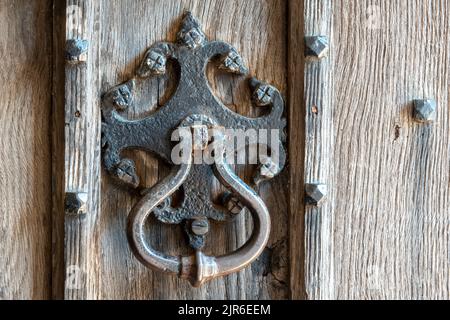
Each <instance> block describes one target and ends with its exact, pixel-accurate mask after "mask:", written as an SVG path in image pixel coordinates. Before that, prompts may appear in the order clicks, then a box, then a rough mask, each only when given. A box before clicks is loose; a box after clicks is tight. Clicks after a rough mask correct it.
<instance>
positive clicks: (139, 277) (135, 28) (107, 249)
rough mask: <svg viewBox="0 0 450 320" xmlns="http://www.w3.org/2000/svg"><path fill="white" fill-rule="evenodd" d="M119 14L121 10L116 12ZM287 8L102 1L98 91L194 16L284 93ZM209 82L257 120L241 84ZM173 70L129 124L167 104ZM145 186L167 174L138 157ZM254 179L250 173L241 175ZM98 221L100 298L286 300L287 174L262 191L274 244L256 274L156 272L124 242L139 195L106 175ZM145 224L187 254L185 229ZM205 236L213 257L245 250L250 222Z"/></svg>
mask: <svg viewBox="0 0 450 320" xmlns="http://www.w3.org/2000/svg"><path fill="white" fill-rule="evenodd" d="M118 8H120V10H118ZM286 8H287V6H286V2H285V1H279V0H264V1H259V0H251V1H240V0H233V1H231V0H214V1H198V0H195V1H194V0H183V1H175V0H174V1H172V0H171V1H168V0H164V1H162V0H152V1H130V0H114V1H111V0H108V1H103V2H102V23H101V34H102V45H101V47H102V55H101V60H102V69H101V74H102V92H105V91H106V90H107V89H109V88H110V87H111V86H113V85H115V84H118V83H120V82H123V81H125V80H127V79H129V78H130V77H131V76H132V75H133V73H134V72H135V70H136V68H137V66H138V63H139V62H140V60H141V59H142V57H143V54H144V52H145V50H146V49H147V48H148V47H149V46H150V45H152V44H153V43H154V42H156V41H161V40H168V41H174V40H175V38H176V33H177V32H178V26H179V22H180V18H181V17H182V15H183V12H184V11H185V10H190V11H192V12H193V14H194V15H195V16H196V17H197V18H198V19H199V20H200V21H201V23H202V24H203V27H204V30H205V32H206V34H207V36H208V37H209V39H217V40H223V41H226V42H229V43H232V44H233V45H234V46H235V47H236V48H237V49H238V51H239V52H240V54H241V55H242V57H243V58H244V60H245V62H246V63H247V65H248V66H249V68H250V70H251V73H252V75H256V76H257V77H258V78H260V79H262V80H265V81H267V82H270V83H272V84H274V85H275V86H277V87H278V88H279V89H280V90H281V91H282V92H286V87H287V83H286V77H285V71H286V55H287V52H286V32H287V30H286V24H285V23H280V22H282V21H284V19H286V15H287V11H286ZM209 76H210V79H211V85H212V87H213V88H214V90H215V91H216V93H217V95H218V96H219V97H220V98H221V99H222V100H223V101H224V102H225V104H226V105H228V106H229V107H230V108H231V109H233V110H236V111H238V112H239V113H242V114H245V115H251V116H255V115H257V114H258V111H257V110H255V108H253V107H252V106H251V103H250V92H249V90H248V88H247V82H246V81H245V80H246V79H244V78H243V77H234V76H230V75H224V74H222V73H220V72H216V71H212V69H211V70H210V71H209ZM174 79H176V77H174V71H173V70H172V71H171V72H170V73H169V75H166V76H162V77H155V78H153V79H150V80H148V81H147V83H145V84H144V85H143V87H141V88H137V90H136V104H135V106H134V108H132V110H129V112H128V114H127V116H128V117H130V118H136V117H142V116H144V115H145V114H148V113H149V112H152V110H154V109H155V108H157V107H158V106H160V105H161V104H163V103H164V102H165V101H167V98H168V96H169V95H170V92H171V90H173V88H175V87H176V81H174ZM131 156H132V157H133V159H134V160H135V162H136V164H137V170H138V173H139V175H140V176H141V177H142V178H143V179H142V180H143V181H142V183H143V185H144V186H148V187H150V186H152V185H153V184H155V183H156V182H157V181H158V180H160V179H161V178H162V177H164V175H165V174H166V173H167V168H166V167H165V166H163V165H162V164H161V163H159V162H158V161H157V160H155V159H153V158H151V157H149V155H147V154H145V153H142V152H133V153H132V154H131ZM240 174H241V176H243V177H244V178H246V179H247V181H249V177H250V175H249V170H241V171H240ZM102 190H103V191H102V195H101V203H102V210H101V216H100V219H99V221H98V231H97V232H98V234H99V239H98V242H97V243H96V245H98V246H99V248H98V250H99V251H100V252H101V253H100V252H99V254H98V256H97V259H98V261H99V264H100V268H99V271H98V274H99V277H100V278H101V293H100V296H101V298H106V299H118V298H119V299H250V298H253V299H268V298H274V299H282V298H286V297H287V290H288V288H287V285H286V284H287V281H288V280H287V279H288V270H287V268H288V266H287V264H288V258H287V255H288V254H287V198H286V194H287V174H284V175H282V176H281V177H279V178H277V179H276V180H274V181H273V182H271V184H268V185H266V186H263V187H262V188H261V190H260V192H261V194H262V195H263V198H264V199H265V201H266V203H268V206H269V210H270V211H271V215H272V219H273V231H272V235H271V242H270V244H269V247H268V248H267V250H266V251H265V252H264V254H263V256H262V257H261V258H260V259H259V260H258V261H257V262H255V263H254V264H253V265H252V266H251V267H249V268H247V269H246V270H244V271H242V272H240V273H239V274H234V275H231V276H229V277H226V278H223V279H217V280H215V281H213V282H211V283H208V284H206V285H205V286H203V287H202V288H200V289H194V288H191V287H190V285H189V284H188V283H187V282H186V281H184V280H179V279H177V278H175V277H172V276H168V275H166V274H162V273H154V272H152V271H150V270H148V269H146V268H145V267H143V266H142V265H141V264H140V263H139V262H138V261H137V260H136V259H135V257H134V256H133V255H132V253H131V252H130V249H129V247H128V242H127V239H126V233H125V230H126V217H127V214H128V213H129V211H130V209H131V208H132V207H133V205H134V204H135V203H136V201H138V199H139V196H136V195H135V194H132V193H130V192H129V190H124V189H121V188H118V187H117V186H115V185H114V183H113V182H112V181H111V179H110V178H109V176H108V175H107V174H106V173H104V174H102ZM149 224H151V225H150V226H149V237H150V238H151V239H152V241H153V244H154V245H155V246H156V247H157V248H160V249H162V250H166V251H167V252H169V253H172V254H181V253H183V250H186V242H185V239H184V237H183V231H182V229H181V227H178V228H177V227H173V226H166V225H164V226H163V225H158V224H157V223H156V222H155V221H153V220H152V221H151V222H150V223H149ZM212 228H213V230H212V231H211V237H210V238H209V239H208V250H209V252H208V253H210V254H214V255H219V254H223V253H224V252H229V251H231V250H234V249H236V248H237V247H239V246H240V245H241V244H243V242H244V241H245V240H246V239H247V237H248V233H249V230H250V229H251V222H250V220H249V217H243V218H239V219H237V221H236V222H234V223H229V224H220V225H219V224H214V225H213V227H212Z"/></svg>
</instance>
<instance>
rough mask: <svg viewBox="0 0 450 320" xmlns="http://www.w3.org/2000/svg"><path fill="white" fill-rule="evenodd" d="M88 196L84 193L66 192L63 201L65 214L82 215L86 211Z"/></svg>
mask: <svg viewBox="0 0 450 320" xmlns="http://www.w3.org/2000/svg"><path fill="white" fill-rule="evenodd" d="M87 200H88V194H87V193H85V192H68V193H66V197H65V199H64V208H65V212H66V214H68V215H75V216H77V215H83V214H86V211H87Z"/></svg>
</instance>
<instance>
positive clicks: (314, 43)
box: [305, 36, 329, 59]
mask: <svg viewBox="0 0 450 320" xmlns="http://www.w3.org/2000/svg"><path fill="white" fill-rule="evenodd" d="M305 46H306V47H305V48H306V49H305V50H306V52H305V55H306V56H312V57H315V58H318V59H323V58H325V57H326V55H327V53H328V50H329V46H328V37H326V36H312V37H305Z"/></svg>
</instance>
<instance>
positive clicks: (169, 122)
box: [102, 13, 286, 286]
mask: <svg viewBox="0 0 450 320" xmlns="http://www.w3.org/2000/svg"><path fill="white" fill-rule="evenodd" d="M213 59H217V61H219V63H220V65H219V67H220V68H221V69H224V70H226V71H228V72H231V73H236V74H246V73H247V72H248V70H247V68H246V67H245V65H244V63H243V59H242V58H241V56H240V55H239V54H238V53H237V50H236V49H234V48H233V47H232V46H231V45H229V44H227V43H224V42H219V41H208V40H207V38H206V35H205V34H204V32H203V31H202V30H201V27H200V24H199V23H198V22H197V20H196V19H194V18H193V17H192V15H191V14H190V13H187V14H186V15H185V17H184V20H183V23H182V27H181V30H180V32H179V33H178V39H177V43H166V42H163V43H157V44H155V45H153V46H152V47H151V48H150V49H149V50H148V51H147V53H146V54H145V57H144V59H143V61H142V63H141V64H140V66H139V69H138V70H137V72H136V77H134V78H133V79H131V80H130V81H128V82H126V83H124V84H121V85H119V86H116V87H114V88H112V89H110V90H109V91H108V92H106V93H105V94H104V95H103V99H102V116H103V124H102V145H103V162H104V166H105V168H106V169H107V170H108V172H109V173H110V174H111V175H112V176H114V177H115V178H116V180H117V181H119V182H120V183H122V184H124V185H126V186H129V187H131V188H137V187H138V186H139V177H138V176H137V174H136V169H135V165H134V162H133V161H132V160H131V159H125V158H122V156H121V153H122V151H124V150H125V149H141V150H145V151H148V152H151V153H153V154H155V155H156V156H158V157H159V158H161V159H163V160H165V161H166V162H168V163H169V164H172V161H171V151H172V147H173V143H172V142H171V135H172V133H173V131H174V130H176V129H177V128H180V127H187V128H190V129H192V130H193V131H194V135H197V136H198V137H199V139H200V143H198V144H195V143H194V145H193V150H191V151H192V152H193V151H194V149H202V148H204V147H205V146H206V145H207V144H208V142H209V141H208V140H207V138H208V137H207V136H205V132H207V131H206V130H205V128H213V127H217V126H222V127H225V128H232V129H242V130H248V129H256V130H258V129H267V130H268V132H269V138H268V141H270V132H271V131H270V130H271V129H278V130H280V132H281V135H280V138H279V139H280V140H281V141H280V144H279V145H280V150H277V151H278V154H279V164H277V165H275V164H274V163H272V162H271V159H270V158H268V159H266V160H265V161H264V163H260V166H259V167H258V170H257V171H256V173H255V176H254V184H255V185H257V184H259V183H261V182H262V181H265V180H268V179H272V178H273V177H275V176H276V175H277V174H279V173H280V171H281V170H282V169H283V167H284V164H285V158H286V156H285V151H284V149H283V143H284V140H285V137H284V134H283V132H284V128H285V126H286V120H285V118H284V117H283V112H284V101H283V98H282V96H281V94H280V92H279V91H278V90H277V89H276V88H275V87H273V86H270V85H268V84H265V83H262V82H260V81H258V80H256V79H254V78H253V79H251V80H250V81H249V83H250V86H251V89H252V90H253V101H254V104H255V105H256V106H270V107H271V108H270V113H269V114H267V115H265V116H263V117H259V118H248V117H244V116H241V115H239V114H236V113H235V112H233V111H231V110H230V109H229V108H227V107H226V106H225V105H223V103H222V102H221V101H220V100H219V99H218V98H217V97H216V96H215V95H214V93H213V92H212V90H211V88H210V86H209V84H208V80H207V77H206V66H207V64H208V63H209V62H210V61H211V60H213ZM168 61H175V62H176V63H178V65H179V70H180V80H179V84H178V87H177V89H176V92H175V93H174V94H173V96H172V98H171V99H170V100H169V101H168V102H167V103H166V104H165V105H163V106H161V107H160V108H158V109H157V110H156V111H155V112H154V113H153V114H151V115H150V116H149V117H146V118H144V119H140V120H128V119H126V118H124V117H123V116H121V115H120V114H119V112H120V111H123V110H126V109H127V108H129V107H130V106H132V104H133V88H134V86H135V84H136V82H137V81H140V80H141V79H142V78H146V77H150V76H157V75H161V74H164V73H165V71H166V65H167V63H168ZM198 123H200V124H201V126H200V127H199V126H198ZM196 126H197V127H196ZM202 139H206V140H205V141H202ZM223 139H225V137H223ZM219 156H220V157H219V158H221V159H222V161H219V162H216V163H214V164H213V165H207V164H193V163H192V159H191V158H192V157H189V158H190V159H189V161H188V162H189V163H185V164H182V165H179V166H173V171H172V174H171V175H169V176H168V177H167V178H165V179H164V180H163V181H161V182H159V183H158V184H157V185H156V186H155V187H153V188H152V189H151V190H148V192H146V193H145V195H144V196H143V198H142V200H141V201H140V202H139V203H138V204H137V205H136V206H135V207H134V208H133V210H132V212H131V213H130V216H129V224H128V235H129V240H130V244H131V246H132V248H133V251H134V253H135V254H136V256H137V257H138V258H139V259H140V261H142V262H143V263H144V264H145V265H147V266H148V267H151V268H153V269H156V270H160V271H165V272H169V273H173V274H178V275H179V276H180V277H182V278H187V279H189V280H190V281H191V283H192V284H193V285H195V286H198V285H201V284H202V283H203V282H204V281H207V280H210V279H212V278H214V277H218V276H222V275H226V274H229V273H232V272H236V271H239V270H240V269H242V268H243V267H245V266H247V265H248V264H249V263H251V262H252V261H253V260H254V259H256V258H257V257H258V256H259V254H260V253H261V252H262V250H263V249H264V247H265V245H266V243H267V240H268V236H269V232H270V217H269V214H268V210H267V208H266V207H265V205H264V202H263V201H262V200H261V199H260V198H259V196H258V195H257V194H256V193H255V192H254V191H253V190H252V189H251V188H250V187H249V186H248V185H246V184H245V183H244V182H243V181H242V180H240V179H239V178H238V177H237V176H236V175H235V174H234V173H233V171H232V170H231V168H230V166H229V165H228V164H227V163H226V161H225V159H224V157H222V155H219ZM214 176H215V177H217V178H218V179H219V180H220V181H221V182H222V183H223V184H224V185H225V186H226V187H227V188H228V189H229V193H228V194H227V196H226V197H223V199H225V200H224V201H223V202H222V203H214V201H213V196H212V187H213V181H214ZM178 190H181V191H182V192H183V197H182V198H183V200H182V201H181V204H179V205H177V206H173V204H172V202H173V199H172V196H173V194H174V193H175V192H176V191H178ZM244 207H246V208H247V209H248V210H249V211H250V212H251V213H252V216H253V219H254V234H253V235H252V237H251V238H250V239H249V241H248V242H247V243H246V244H245V245H244V246H243V247H242V248H241V249H239V250H237V251H236V252H233V253H231V254H228V255H226V256H223V257H208V256H205V255H204V254H203V253H202V248H203V246H204V244H205V239H206V236H207V234H208V232H209V222H208V219H213V220H216V221H224V220H226V219H227V218H228V217H232V216H234V215H236V214H239V213H240V212H241V211H242V209H243V208H244ZM150 214H153V215H154V216H155V217H156V218H157V219H158V220H159V221H161V222H163V223H168V224H179V223H184V224H185V228H184V229H185V231H186V233H187V235H188V239H189V243H190V245H191V247H192V248H193V249H195V254H194V255H192V256H187V257H176V256H167V255H165V254H163V253H160V252H156V251H155V250H153V249H152V248H151V247H150V245H149V244H148V243H146V242H145V237H144V228H143V225H144V223H145V221H146V220H147V218H148V216H149V215H150Z"/></svg>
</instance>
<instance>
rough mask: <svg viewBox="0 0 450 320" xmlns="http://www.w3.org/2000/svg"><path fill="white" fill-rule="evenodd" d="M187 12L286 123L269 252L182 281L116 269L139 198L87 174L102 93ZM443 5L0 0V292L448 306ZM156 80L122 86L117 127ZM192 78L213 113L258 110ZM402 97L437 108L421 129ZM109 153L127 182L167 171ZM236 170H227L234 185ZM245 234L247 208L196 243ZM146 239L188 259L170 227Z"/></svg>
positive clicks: (265, 190) (125, 261)
mask: <svg viewBox="0 0 450 320" xmlns="http://www.w3.org/2000/svg"><path fill="white" fill-rule="evenodd" d="M186 10H189V11H191V12H192V13H193V15H194V16H196V17H197V18H198V20H199V21H200V22H201V23H202V26H203V30H204V31H205V33H206V35H207V36H208V38H209V39H217V40H222V41H225V42H228V43H230V44H232V45H233V46H234V47H236V48H237V50H238V51H239V52H240V54H241V56H242V57H243V59H244V61H245V63H246V65H247V66H248V67H249V69H250V75H253V76H257V77H258V78H259V79H261V80H263V81H266V82H268V83H270V84H273V85H274V86H276V87H277V88H278V89H280V91H281V92H282V93H283V95H284V96H285V98H286V114H285V115H286V118H287V120H288V123H289V125H288V130H287V134H288V144H287V149H288V157H289V159H288V166H287V167H286V169H285V170H284V171H283V173H282V174H281V175H280V176H278V177H276V178H275V179H273V180H272V181H270V182H269V183H267V184H265V185H263V186H262V187H261V188H260V190H258V192H259V194H260V195H261V197H262V198H263V200H264V201H265V202H266V204H267V205H268V208H269V210H270V214H271V217H272V221H273V225H272V232H271V235H270V240H269V243H268V246H267V248H266V249H265V251H264V252H263V254H262V255H261V256H260V258H259V259H258V260H257V261H256V262H254V263H253V264H252V265H251V266H250V267H248V268H246V269H245V270H243V271H241V272H239V273H236V274H232V275H230V276H227V277H225V278H220V279H216V280H214V281H212V282H209V283H206V284H205V285H204V286H202V287H201V288H197V289H196V288H192V287H191V286H190V285H189V283H188V282H186V281H185V280H180V279H178V278H176V277H173V276H168V275H165V274H162V273H157V272H152V271H150V270H148V269H147V268H145V267H144V266H143V265H142V264H141V263H140V262H139V261H138V260H137V259H136V258H135V257H134V255H133V254H132V253H131V251H130V248H129V245H128V241H127V238H126V218H127V215H128V213H129V211H130V210H131V208H132V207H133V206H134V205H135V204H136V203H137V201H138V200H139V199H140V196H139V195H137V194H135V193H132V192H130V191H129V190H127V189H125V188H121V187H119V186H117V184H115V183H114V182H113V181H112V179H111V178H110V177H109V175H108V174H107V172H106V171H105V170H104V169H103V167H102V162H101V128H100V122H101V113H100V105H101V94H102V93H104V92H105V91H107V90H108V89H109V88H111V87H112V86H113V85H116V84H118V83H121V82H123V81H125V80H127V79H129V78H130V77H131V75H132V74H133V73H134V72H135V71H136V68H137V67H138V64H139V62H140V61H141V60H142V58H143V56H144V54H145V51H146V49H147V48H148V47H149V46H150V45H152V44H153V43H155V42H157V41H162V40H164V41H174V40H175V38H176V33H177V31H178V28H179V25H180V22H181V17H182V15H183V13H184V12H185V11H186ZM449 10H450V1H447V0H442V1H419V0H399V1H389V0H379V1H378V0H376V1H375V0H361V1H351V0H333V1H332V0H207V1H201V0H190V1H189V0H185V1H184V0H145V1H144V0H102V1H85V0H67V1H66V2H64V1H51V0H33V1H25V0H24V1H14V2H13V1H8V0H0V16H1V17H2V19H0V21H3V22H2V23H0V25H1V26H2V27H1V28H2V30H7V32H2V34H0V43H1V44H2V49H1V50H0V56H1V57H2V58H3V59H2V61H3V63H2V64H1V65H0V75H1V76H2V79H3V82H4V83H5V85H4V86H2V88H1V89H0V92H1V93H2V97H3V98H4V99H3V103H2V104H1V108H0V123H1V127H0V130H1V134H0V146H1V149H0V160H1V161H0V185H1V187H2V192H1V201H0V203H1V206H0V208H1V215H2V219H1V222H0V226H1V229H0V231H1V234H0V248H1V252H0V271H1V272H0V299H18V298H20V299H30V298H34V299H47V298H65V299H448V298H449V287H450V277H449V264H450V260H449V249H450V248H449V246H450V242H449V226H450V224H449V222H450V221H449V214H450V201H449V186H450V177H449V172H450V170H449V164H450V147H449V139H450V135H449V116H450V112H449V108H448V88H449V83H448V82H449V78H448V71H447V70H448V69H449V68H448V66H449V52H450V48H449V43H450V41H449V40H450V39H449V33H448V30H449V22H448V19H447V15H448V12H449ZM36 30H39V32H36ZM316 35H322V36H326V37H328V39H329V52H328V54H327V55H326V57H324V58H322V59H320V60H319V59H313V58H309V57H305V55H304V52H305V46H304V38H305V36H316ZM70 39H86V40H87V41H88V44H89V45H88V51H87V53H86V55H84V57H83V58H82V60H83V61H81V62H80V63H75V64H74V63H68V62H67V61H66V53H65V46H66V41H67V40H70ZM168 71H169V72H168V73H167V74H166V75H164V76H158V77H153V78H152V79H151V80H148V81H147V82H146V83H144V85H143V86H142V87H140V88H139V90H138V95H137V103H136V104H135V106H134V107H133V108H131V109H130V110H128V111H127V114H126V116H127V117H129V118H132V119H136V118H139V117H142V116H145V115H148V114H149V113H151V112H152V111H153V110H154V109H155V108H157V107H158V106H159V105H161V104H163V103H164V102H165V101H167V98H168V96H170V94H171V92H173V90H174V88H175V82H176V81H174V78H176V70H175V69H173V68H169V70H168ZM208 76H209V81H210V85H211V86H212V88H213V89H214V91H215V93H216V95H217V96H219V97H220V98H221V100H222V101H223V102H224V103H225V104H226V105H227V106H228V107H229V108H231V109H232V110H235V111H237V112H238V113H241V114H243V115H248V116H257V115H259V114H260V111H258V110H257V109H255V108H254V107H253V106H252V105H251V102H250V90H249V89H248V87H247V85H246V81H245V79H246V78H245V77H243V76H230V75H227V74H224V73H221V72H218V71H217V70H216V69H215V68H214V67H211V68H209V69H208ZM414 99H434V100H436V102H437V106H438V111H437V117H436V120H435V121H434V122H432V123H426V124H424V123H418V122H416V121H414V118H413V111H412V109H413V104H412V102H413V100H414ZM127 156H129V157H130V158H132V159H133V160H134V161H135V162H136V164H137V171H138V174H139V176H140V177H141V179H142V181H141V184H142V186H145V187H151V186H152V185H154V184H156V183H157V182H158V181H159V180H160V179H161V178H162V177H164V176H165V175H167V173H168V171H169V168H168V167H167V166H166V165H165V164H164V163H163V162H161V161H159V160H158V159H156V158H154V157H152V156H150V155H148V154H147V153H145V152H140V151H139V152H137V151H133V152H130V153H129V154H127ZM251 169H252V168H248V167H247V168H244V167H242V168H238V174H239V176H241V177H242V178H243V179H244V180H246V181H248V180H249V179H250V177H251ZM318 182H320V183H323V184H325V185H327V187H328V196H327V199H326V201H325V202H324V204H323V205H322V206H320V207H315V206H311V205H307V204H306V201H305V196H304V194H305V184H307V183H318ZM217 190H219V188H217ZM67 194H78V195H81V196H82V198H83V199H85V200H86V204H85V206H84V208H83V211H82V212H81V213H82V214H78V215H76V214H75V215H74V214H71V213H70V212H68V211H67V210H65V206H64V202H65V197H66V195H67ZM251 225H252V223H251V218H250V217H249V216H248V215H245V214H244V215H242V217H239V218H238V219H236V221H234V222H232V223H228V224H225V225H223V224H220V225H215V224H214V225H213V226H212V230H211V234H212V235H214V236H213V237H210V239H209V241H208V245H207V251H208V252H209V253H214V254H216V255H217V254H221V253H225V252H229V251H232V250H234V249H236V248H237V247H239V246H240V245H241V244H242V243H243V242H245V240H246V239H247V237H248V236H249V233H250V231H251ZM148 233H149V234H151V241H152V243H153V244H154V245H155V246H157V247H159V248H162V249H164V250H165V251H167V252H171V253H177V254H180V253H182V252H184V251H185V250H186V247H187V246H186V243H185V239H184V237H183V232H182V230H181V228H180V227H174V226H166V225H162V224H158V223H156V222H155V223H152V224H150V225H149V226H148Z"/></svg>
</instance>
